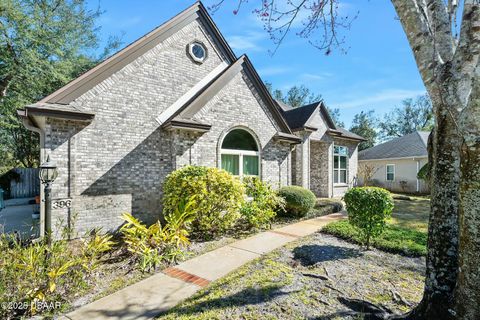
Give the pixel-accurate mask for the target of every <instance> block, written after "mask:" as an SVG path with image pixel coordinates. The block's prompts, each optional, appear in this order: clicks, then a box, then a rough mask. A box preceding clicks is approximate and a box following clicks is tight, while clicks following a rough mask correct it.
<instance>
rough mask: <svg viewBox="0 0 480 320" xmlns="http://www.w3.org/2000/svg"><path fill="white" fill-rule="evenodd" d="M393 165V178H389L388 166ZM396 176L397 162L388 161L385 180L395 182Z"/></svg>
mask: <svg viewBox="0 0 480 320" xmlns="http://www.w3.org/2000/svg"><path fill="white" fill-rule="evenodd" d="M389 166H391V167H393V180H388V167H389ZM395 178H396V174H395V164H394V163H388V164H386V165H385V181H388V182H394V181H395Z"/></svg>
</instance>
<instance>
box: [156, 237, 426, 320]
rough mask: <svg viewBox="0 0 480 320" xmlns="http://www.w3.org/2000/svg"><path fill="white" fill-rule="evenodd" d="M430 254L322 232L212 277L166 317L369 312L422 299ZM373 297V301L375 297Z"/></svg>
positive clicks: (394, 309)
mask: <svg viewBox="0 0 480 320" xmlns="http://www.w3.org/2000/svg"><path fill="white" fill-rule="evenodd" d="M424 273H425V259H424V258H422V257H420V258H411V257H405V256H400V255H396V254H390V253H386V252H382V251H379V250H375V249H373V250H369V251H365V250H363V249H362V248H360V247H359V246H358V245H355V244H352V243H348V242H345V241H343V240H340V239H337V238H335V237H333V236H330V235H325V234H322V233H316V234H314V235H312V236H309V237H306V238H303V239H301V240H299V241H296V242H294V243H291V244H289V245H287V246H285V247H282V248H279V249H278V250H276V251H274V252H272V253H270V254H268V255H266V256H264V257H261V258H259V259H257V260H255V261H253V262H251V263H249V264H248V265H246V266H244V267H242V268H240V269H239V270H237V271H235V272H233V273H232V274H231V275H229V276H227V277H225V278H223V279H221V280H219V281H217V282H215V283H213V284H211V285H210V286H209V287H207V288H206V289H204V290H202V291H200V292H199V293H197V294H196V295H195V296H193V297H192V298H190V299H188V300H187V301H186V302H185V303H183V304H181V305H179V306H177V307H176V308H174V309H172V310H171V311H170V312H168V313H167V314H165V315H163V316H161V317H160V319H259V318H262V319H363V318H364V317H365V318H366V315H367V313H368V311H369V310H372V309H378V310H381V311H382V312H388V313H390V312H391V313H403V312H406V311H408V310H409V309H410V308H412V307H413V306H414V305H415V304H417V303H418V302H419V301H420V299H421V294H422V292H423V283H424ZM366 302H370V303H371V304H370V305H369V304H367V303H366Z"/></svg>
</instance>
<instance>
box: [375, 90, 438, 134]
mask: <svg viewBox="0 0 480 320" xmlns="http://www.w3.org/2000/svg"><path fill="white" fill-rule="evenodd" d="M433 122H434V117H433V108H432V102H431V101H430V98H429V97H428V95H423V96H418V97H417V98H416V99H405V100H403V101H402V106H400V107H396V108H395V109H394V110H393V111H392V112H390V113H388V114H386V115H385V116H384V117H383V120H381V121H380V122H379V123H378V126H379V128H380V131H381V135H382V137H383V138H384V139H388V138H396V137H401V136H404V135H406V134H409V133H412V132H415V131H431V130H432V129H433Z"/></svg>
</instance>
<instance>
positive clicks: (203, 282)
mask: <svg viewBox="0 0 480 320" xmlns="http://www.w3.org/2000/svg"><path fill="white" fill-rule="evenodd" d="M163 273H165V274H166V275H168V276H170V277H172V278H177V279H180V280H182V281H185V282H190V283H193V284H196V285H197V286H200V287H202V288H203V287H206V286H207V285H208V284H209V283H210V281H209V280H207V279H204V278H201V277H199V276H196V275H194V274H191V273H188V272H185V271H183V270H180V269H177V268H175V267H170V268H167V269H165V270H163Z"/></svg>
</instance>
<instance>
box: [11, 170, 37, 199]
mask: <svg viewBox="0 0 480 320" xmlns="http://www.w3.org/2000/svg"><path fill="white" fill-rule="evenodd" d="M12 170H13V171H15V172H16V173H18V174H19V175H20V177H19V178H18V179H17V180H15V179H13V180H11V181H10V198H30V197H35V196H38V195H40V178H39V177H38V172H39V169H38V168H15V169H12Z"/></svg>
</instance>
